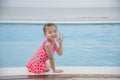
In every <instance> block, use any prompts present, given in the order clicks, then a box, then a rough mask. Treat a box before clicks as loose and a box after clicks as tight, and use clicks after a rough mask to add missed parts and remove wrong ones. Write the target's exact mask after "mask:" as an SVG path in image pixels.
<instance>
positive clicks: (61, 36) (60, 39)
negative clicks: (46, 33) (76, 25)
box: [56, 33, 64, 44]
mask: <svg viewBox="0 0 120 80" xmlns="http://www.w3.org/2000/svg"><path fill="white" fill-rule="evenodd" d="M63 38H64V34H61V33H59V36H58V38H57V39H56V41H57V42H58V43H60V44H61V43H62V42H63Z"/></svg>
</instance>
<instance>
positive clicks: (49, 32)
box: [45, 26, 58, 40]
mask: <svg viewBox="0 0 120 80" xmlns="http://www.w3.org/2000/svg"><path fill="white" fill-rule="evenodd" d="M57 35H58V32H57V28H56V27H55V26H50V27H46V32H45V37H46V38H47V39H50V40H55V39H56V38H57Z"/></svg>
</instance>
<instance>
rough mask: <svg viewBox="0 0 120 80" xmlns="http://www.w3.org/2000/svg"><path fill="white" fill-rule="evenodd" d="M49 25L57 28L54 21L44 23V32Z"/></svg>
mask: <svg viewBox="0 0 120 80" xmlns="http://www.w3.org/2000/svg"><path fill="white" fill-rule="evenodd" d="M51 26H55V27H56V29H57V26H56V25H55V24H54V23H46V24H45V25H44V27H43V32H44V34H45V33H46V27H51Z"/></svg>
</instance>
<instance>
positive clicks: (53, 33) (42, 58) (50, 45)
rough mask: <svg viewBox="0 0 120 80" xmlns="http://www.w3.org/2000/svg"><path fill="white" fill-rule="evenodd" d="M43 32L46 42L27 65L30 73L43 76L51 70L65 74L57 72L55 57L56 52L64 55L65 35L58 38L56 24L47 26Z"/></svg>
mask: <svg viewBox="0 0 120 80" xmlns="http://www.w3.org/2000/svg"><path fill="white" fill-rule="evenodd" d="M43 32H44V36H45V37H46V40H45V41H44V42H43V44H42V45H41V46H40V48H39V49H38V50H37V51H36V53H35V55H34V56H33V57H32V58H31V60H30V61H29V62H28V63H27V65H26V67H27V68H28V71H29V72H32V73H36V74H43V73H44V72H46V71H48V70H49V68H51V69H52V71H53V72H54V73H60V72H63V70H56V68H55V63H54V57H53V54H54V52H55V51H56V53H57V54H58V55H60V56H61V55H62V53H63V34H62V35H59V37H58V31H57V26H56V25H55V24H54V23H47V24H45V25H44V27H43ZM56 41H57V42H58V45H57V44H56Z"/></svg>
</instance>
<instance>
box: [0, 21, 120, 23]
mask: <svg viewBox="0 0 120 80" xmlns="http://www.w3.org/2000/svg"><path fill="white" fill-rule="evenodd" d="M50 22H52V23H63V24H64V23H65V24H67V23H68V24H86V23H87V24H91V23H120V21H119V20H118V21H114V20H113V21H109V20H108V21H107V20H106V21H104V20H103V21H99V20H98V21H92V20H88V21H24V20H21V21H19V20H18V21H17V20H16V21H13V20H11V21H9V20H5V21H4V20H2V21H0V23H32V24H39V23H50Z"/></svg>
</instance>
